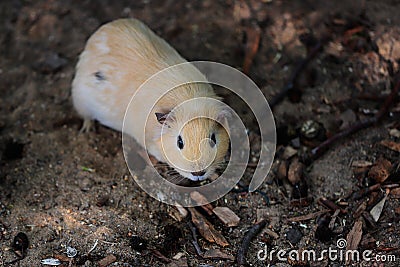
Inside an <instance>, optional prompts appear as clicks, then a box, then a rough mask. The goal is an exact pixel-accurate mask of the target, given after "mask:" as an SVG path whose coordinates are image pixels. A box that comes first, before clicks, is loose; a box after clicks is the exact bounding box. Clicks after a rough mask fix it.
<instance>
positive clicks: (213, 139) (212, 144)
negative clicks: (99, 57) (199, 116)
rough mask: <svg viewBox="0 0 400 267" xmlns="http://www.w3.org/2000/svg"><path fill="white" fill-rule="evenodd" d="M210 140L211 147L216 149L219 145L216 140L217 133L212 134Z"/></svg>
mask: <svg viewBox="0 0 400 267" xmlns="http://www.w3.org/2000/svg"><path fill="white" fill-rule="evenodd" d="M210 139H211V142H210V146H211V147H214V146H215V144H216V143H217V139H216V138H215V133H212V134H211V137H210Z"/></svg>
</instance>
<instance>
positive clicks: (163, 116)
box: [155, 112, 172, 127]
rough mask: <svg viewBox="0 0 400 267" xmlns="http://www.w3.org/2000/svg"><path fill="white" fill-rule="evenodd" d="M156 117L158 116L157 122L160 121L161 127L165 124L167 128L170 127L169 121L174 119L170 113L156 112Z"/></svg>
mask: <svg viewBox="0 0 400 267" xmlns="http://www.w3.org/2000/svg"><path fill="white" fill-rule="evenodd" d="M155 115H156V118H157V121H158V122H159V123H160V124H161V125H163V124H165V125H166V126H168V127H169V125H168V121H171V120H172V117H171V115H170V113H169V112H168V113H160V112H156V113H155Z"/></svg>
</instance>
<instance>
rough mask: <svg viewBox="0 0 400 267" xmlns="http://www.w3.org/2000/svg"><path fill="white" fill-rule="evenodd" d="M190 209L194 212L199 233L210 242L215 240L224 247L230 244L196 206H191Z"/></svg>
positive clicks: (194, 220)
mask: <svg viewBox="0 0 400 267" xmlns="http://www.w3.org/2000/svg"><path fill="white" fill-rule="evenodd" d="M189 211H190V213H191V214H192V222H193V223H194V225H195V226H196V228H197V229H198V230H199V233H200V234H201V236H202V237H204V238H205V239H206V240H207V241H208V242H211V243H214V242H215V243H217V244H218V245H220V246H222V247H225V246H228V245H229V243H228V241H226V239H225V237H224V236H223V235H222V234H221V233H220V232H218V231H217V230H215V228H214V226H212V224H211V223H210V222H209V221H208V220H207V219H206V218H204V216H203V215H201V214H200V213H199V212H198V211H197V210H196V209H195V208H189Z"/></svg>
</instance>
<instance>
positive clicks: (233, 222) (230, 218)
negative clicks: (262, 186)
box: [213, 207, 240, 227]
mask: <svg viewBox="0 0 400 267" xmlns="http://www.w3.org/2000/svg"><path fill="white" fill-rule="evenodd" d="M213 212H214V214H215V215H217V217H218V218H219V219H220V220H221V221H222V222H223V223H224V224H225V225H226V226H229V227H232V226H237V225H238V224H239V222H240V218H239V216H237V215H236V214H235V213H234V212H233V211H232V210H231V209H230V208H228V207H215V208H214V209H213Z"/></svg>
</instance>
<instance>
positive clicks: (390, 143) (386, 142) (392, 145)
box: [380, 140, 400, 152]
mask: <svg viewBox="0 0 400 267" xmlns="http://www.w3.org/2000/svg"><path fill="white" fill-rule="evenodd" d="M380 144H381V145H382V146H385V147H387V148H389V149H391V150H393V151H397V152H400V143H396V142H394V141H391V140H383V141H381V142H380Z"/></svg>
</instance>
